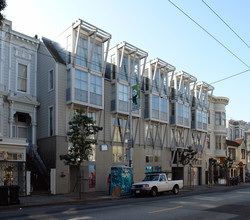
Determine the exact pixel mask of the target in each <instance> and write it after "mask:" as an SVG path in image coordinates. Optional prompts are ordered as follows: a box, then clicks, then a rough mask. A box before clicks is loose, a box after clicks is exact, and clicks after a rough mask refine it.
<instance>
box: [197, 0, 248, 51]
mask: <svg viewBox="0 0 250 220" xmlns="http://www.w3.org/2000/svg"><path fill="white" fill-rule="evenodd" d="M201 1H202V2H203V3H204V4H205V5H206V6H207V7H208V8H209V9H210V10H211V11H212V12H213V13H214V14H215V15H216V16H217V17H218V18H219V19H220V20H221V21H222V22H223V23H224V24H225V25H226V26H227V27H228V28H229V29H230V30H231V31H232V32H233V33H234V34H235V35H236V36H237V37H238V38H239V39H240V40H241V41H242V42H243V43H244V44H245V45H246V46H247V47H248V48H250V46H249V45H248V44H247V43H246V41H244V40H243V39H242V38H241V37H240V36H239V34H237V33H236V31H234V30H233V29H232V28H231V27H230V26H229V25H228V24H227V23H226V22H225V21H224V20H223V19H222V18H221V16H219V15H218V14H217V13H216V12H215V11H214V10H213V9H212V8H211V6H209V5H208V4H207V3H206V2H205V1H204V0H201Z"/></svg>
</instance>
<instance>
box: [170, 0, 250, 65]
mask: <svg viewBox="0 0 250 220" xmlns="http://www.w3.org/2000/svg"><path fill="white" fill-rule="evenodd" d="M168 1H169V2H170V3H171V4H172V5H173V6H174V7H176V8H177V9H178V10H179V11H180V12H182V13H183V14H184V15H185V16H186V17H188V18H189V19H190V20H191V21H192V22H194V23H195V24H196V25H197V26H198V27H199V28H201V29H202V30H203V31H205V32H206V33H207V34H208V35H209V36H210V37H212V38H213V39H214V40H215V41H216V42H217V43H219V44H220V45H221V46H222V47H224V48H225V49H226V50H227V51H228V52H229V53H231V54H232V55H233V56H234V57H235V58H236V59H238V60H239V61H240V62H241V63H242V64H244V65H245V66H246V67H247V68H249V69H250V66H248V65H247V64H246V63H245V62H244V61H243V60H242V59H240V58H239V57H238V56H237V55H236V54H234V53H233V52H232V51H231V50H230V49H229V48H228V47H226V46H225V45H224V44H223V43H221V42H220V41H219V40H218V39H217V38H215V37H214V36H213V35H212V34H210V33H209V32H208V31H207V30H206V29H205V28H204V27H202V26H201V25H200V24H199V23H198V22H196V21H195V20H194V19H193V18H191V17H190V16H189V15H188V14H187V13H185V12H184V11H183V10H182V9H181V8H179V7H178V6H177V5H175V4H174V3H173V2H172V1H170V0H168Z"/></svg>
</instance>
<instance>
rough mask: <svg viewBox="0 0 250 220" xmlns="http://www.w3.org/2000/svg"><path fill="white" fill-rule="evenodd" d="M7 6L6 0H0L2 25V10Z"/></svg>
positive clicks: (0, 21) (0, 22)
mask: <svg viewBox="0 0 250 220" xmlns="http://www.w3.org/2000/svg"><path fill="white" fill-rule="evenodd" d="M6 6H7V4H6V1H5V0H0V25H2V20H3V15H2V13H1V11H3V10H4V9H5V7H6Z"/></svg>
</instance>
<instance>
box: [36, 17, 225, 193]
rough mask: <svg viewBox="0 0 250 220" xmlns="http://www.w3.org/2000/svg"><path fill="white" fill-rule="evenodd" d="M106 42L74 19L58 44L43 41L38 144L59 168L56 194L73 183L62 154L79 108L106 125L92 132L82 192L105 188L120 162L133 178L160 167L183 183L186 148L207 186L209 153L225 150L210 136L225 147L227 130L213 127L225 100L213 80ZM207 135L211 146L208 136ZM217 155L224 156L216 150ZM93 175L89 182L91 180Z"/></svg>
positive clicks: (106, 37) (198, 177)
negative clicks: (192, 153)
mask: <svg viewBox="0 0 250 220" xmlns="http://www.w3.org/2000/svg"><path fill="white" fill-rule="evenodd" d="M110 39H111V35H110V34H109V33H107V32H105V31H103V30H101V29H100V28H98V27H95V26H93V25H91V24H88V23H87V22H84V21H82V20H78V21H76V22H75V23H73V24H72V25H71V26H70V27H69V28H68V29H66V30H65V31H64V32H63V33H62V34H61V35H60V36H59V37H58V38H57V39H56V40H55V41H51V40H49V39H46V38H43V39H42V42H41V44H40V47H39V51H38V101H39V102H40V103H41V105H40V107H39V109H38V124H39V126H38V127H39V128H38V146H39V153H40V155H41V157H42V158H43V161H44V163H45V164H46V167H47V168H48V169H50V168H55V169H56V193H66V192H70V191H72V190H74V189H75V188H76V185H77V176H76V175H77V171H76V167H74V166H71V167H69V166H65V165H64V163H63V161H60V159H59V156H60V154H65V153H67V150H68V146H69V145H70V143H69V142H68V137H67V131H68V122H69V121H70V120H71V118H72V115H73V114H74V111H75V110H76V109H82V110H84V111H85V112H86V114H87V115H89V116H90V117H92V118H93V119H94V120H95V121H96V123H97V125H99V126H101V127H103V130H102V131H100V132H99V133H98V134H97V135H96V136H95V137H91V138H95V139H97V142H98V144H97V145H96V146H93V155H92V156H90V158H89V160H88V161H85V162H84V163H83V166H82V170H83V173H84V178H83V179H84V180H82V182H83V185H84V190H85V191H91V190H105V189H107V188H108V185H107V183H106V178H107V177H108V175H109V174H110V171H111V167H112V166H118V165H127V166H129V165H131V166H132V167H133V180H134V181H135V182H136V181H139V180H141V179H142V178H143V177H144V173H145V172H149V171H159V170H165V171H169V172H172V178H173V179H183V178H184V182H185V184H186V183H187V168H186V167H183V165H181V164H180V161H179V159H180V154H181V152H182V151H183V150H185V149H187V147H188V146H192V147H193V149H194V150H196V151H198V154H197V162H196V163H195V164H194V168H193V176H194V179H193V183H192V184H194V185H198V184H204V183H205V182H206V181H205V180H206V175H205V173H206V171H207V169H208V168H207V167H208V165H207V164H208V159H209V157H207V156H206V152H207V151H208V152H209V153H210V155H213V154H216V153H218V152H217V151H216V150H218V151H223V150H222V149H221V148H220V147H219V145H218V146H217V147H218V149H217V148H216V147H215V143H216V141H215V139H216V138H217V136H219V137H220V144H221V147H222V143H223V141H224V137H226V127H225V126H224V125H223V126H222V127H220V125H218V126H217V127H216V126H215V124H216V123H217V122H216V121H215V115H216V114H217V113H218V112H219V113H220V114H221V123H224V121H223V117H224V116H223V114H224V113H225V106H226V105H227V104H228V99H227V98H220V97H217V98H216V97H214V96H212V92H213V89H214V88H213V87H212V86H211V85H209V84H207V83H205V82H197V79H196V77H194V76H192V75H190V74H188V73H186V72H184V71H181V72H175V67H174V66H173V65H171V64H169V63H168V62H166V61H164V60H162V59H159V58H155V59H153V60H149V61H147V56H148V53H147V52H145V51H144V50H142V49H140V48H138V47H136V46H134V45H132V44H130V43H128V42H125V41H124V42H121V43H119V44H117V45H116V46H114V47H112V48H111V49H110V48H109V44H110ZM133 95H134V96H133ZM138 106H139V107H138ZM211 112H212V113H211ZM211 114H213V116H211ZM211 117H212V118H213V119H212V120H214V122H212V126H213V128H211V125H210V128H209V123H210V120H211V119H210V118H211ZM212 139H213V141H211V144H210V145H211V146H214V147H213V149H212V150H211V149H209V148H207V143H208V141H207V140H212ZM217 139H218V143H219V138H217ZM209 143H210V142H209ZM222 148H223V147H222ZM223 152H224V151H223ZM222 154H223V153H222ZM221 156H225V155H224V154H223V155H219V154H216V157H218V158H220V157H221ZM90 173H91V175H92V177H93V174H94V178H95V179H94V185H93V181H92V185H91V184H90V183H89V175H90Z"/></svg>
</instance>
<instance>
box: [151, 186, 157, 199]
mask: <svg viewBox="0 0 250 220" xmlns="http://www.w3.org/2000/svg"><path fill="white" fill-rule="evenodd" d="M157 193H158V191H157V188H156V187H153V188H152V189H151V196H153V197H155V196H157Z"/></svg>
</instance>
